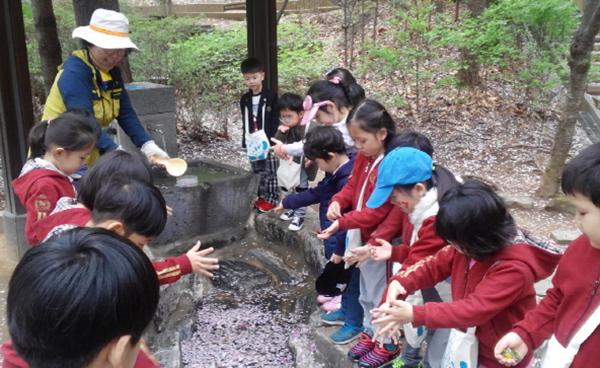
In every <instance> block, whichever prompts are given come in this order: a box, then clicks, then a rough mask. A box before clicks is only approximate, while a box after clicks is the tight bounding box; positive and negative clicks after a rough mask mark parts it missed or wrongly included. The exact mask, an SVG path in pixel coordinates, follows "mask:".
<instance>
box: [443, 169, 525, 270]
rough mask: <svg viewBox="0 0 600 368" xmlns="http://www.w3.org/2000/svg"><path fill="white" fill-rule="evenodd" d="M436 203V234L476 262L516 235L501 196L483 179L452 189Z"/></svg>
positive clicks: (511, 219) (514, 226) (491, 254)
mask: <svg viewBox="0 0 600 368" xmlns="http://www.w3.org/2000/svg"><path fill="white" fill-rule="evenodd" d="M439 205H440V210H439V212H438V214H437V216H436V219H435V230H436V232H437V234H438V235H439V236H441V237H442V238H444V239H446V240H447V241H448V242H450V243H453V244H455V245H456V246H457V247H458V248H459V249H460V250H461V251H462V252H463V253H464V254H465V255H466V256H468V257H471V258H474V259H476V260H478V261H481V260H485V259H486V258H488V257H490V256H493V255H494V254H496V253H497V252H498V251H499V250H501V249H502V248H504V247H505V246H507V245H509V244H510V243H511V241H512V240H513V239H514V237H515V236H516V234H517V228H516V225H515V222H514V220H513V217H512V216H511V214H510V212H509V211H508V209H507V208H506V205H505V204H504V201H503V200H502V198H500V196H499V195H498V194H496V193H495V192H494V191H493V190H492V188H491V187H490V186H488V185H486V184H484V183H482V182H478V181H475V180H471V181H466V182H465V183H464V184H461V185H457V186H456V187H454V188H451V189H450V190H449V191H448V192H446V194H444V196H443V197H442V199H441V200H440V201H439Z"/></svg>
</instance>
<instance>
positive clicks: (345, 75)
mask: <svg viewBox="0 0 600 368" xmlns="http://www.w3.org/2000/svg"><path fill="white" fill-rule="evenodd" d="M335 77H337V78H339V80H340V83H341V85H342V87H344V89H345V90H346V94H347V96H348V99H349V100H350V103H351V104H352V106H358V104H359V103H361V102H362V100H364V99H365V90H364V88H362V86H361V85H360V84H358V82H357V81H356V78H354V76H353V75H352V73H350V71H349V70H348V69H345V68H334V69H331V70H330V71H328V72H327V73H326V74H325V78H327V80H332V79H334V78H335Z"/></svg>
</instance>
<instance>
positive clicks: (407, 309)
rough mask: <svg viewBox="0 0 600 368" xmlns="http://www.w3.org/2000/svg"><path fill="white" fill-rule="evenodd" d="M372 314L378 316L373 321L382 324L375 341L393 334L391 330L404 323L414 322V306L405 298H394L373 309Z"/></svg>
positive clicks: (374, 338) (374, 337)
mask: <svg viewBox="0 0 600 368" xmlns="http://www.w3.org/2000/svg"><path fill="white" fill-rule="evenodd" d="M371 314H372V315H377V316H378V317H377V318H376V319H374V320H373V321H372V323H373V324H374V325H379V326H381V328H379V330H378V331H377V333H376V334H375V336H373V341H376V340H378V339H379V338H380V337H384V336H386V334H387V335H388V336H389V335H391V332H393V331H394V330H396V329H397V328H398V327H400V326H402V325H403V324H405V323H410V322H412V320H413V306H412V304H410V303H408V302H405V301H404V300H393V301H391V302H389V303H384V304H382V305H381V306H380V307H379V308H375V309H373V310H371Z"/></svg>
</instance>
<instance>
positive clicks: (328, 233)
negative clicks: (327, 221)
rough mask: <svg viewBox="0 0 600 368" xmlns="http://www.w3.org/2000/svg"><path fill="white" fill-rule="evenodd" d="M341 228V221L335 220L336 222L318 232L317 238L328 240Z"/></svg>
mask: <svg viewBox="0 0 600 368" xmlns="http://www.w3.org/2000/svg"><path fill="white" fill-rule="evenodd" d="M339 229H340V223H339V221H338V220H335V221H334V222H332V223H331V225H329V227H328V228H327V229H325V230H322V231H321V232H320V233H318V234H317V238H319V239H321V240H326V239H329V238H331V237H332V236H333V235H334V234H335V233H337V231H338V230H339Z"/></svg>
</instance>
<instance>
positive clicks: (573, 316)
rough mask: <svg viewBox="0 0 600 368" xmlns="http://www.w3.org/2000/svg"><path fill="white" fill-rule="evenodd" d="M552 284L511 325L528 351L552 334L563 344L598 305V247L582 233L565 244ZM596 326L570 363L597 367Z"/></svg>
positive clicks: (599, 333)
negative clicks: (534, 304) (532, 305)
mask: <svg viewBox="0 0 600 368" xmlns="http://www.w3.org/2000/svg"><path fill="white" fill-rule="evenodd" d="M552 285H553V287H552V288H550V289H548V291H547V292H546V296H545V297H544V299H542V301H541V302H540V304H539V305H538V306H537V307H536V308H535V309H533V310H531V311H529V312H527V314H526V315H525V319H523V320H522V321H521V322H519V323H517V324H516V325H515V328H514V329H513V331H514V332H516V333H517V334H519V336H521V338H522V339H523V341H525V343H526V344H527V346H528V347H529V351H532V350H533V349H535V348H537V347H538V346H539V345H541V343H542V342H543V341H544V340H545V339H547V338H549V337H550V336H551V335H552V334H554V335H555V337H556V339H557V340H558V342H560V343H561V345H563V346H566V345H567V344H568V342H569V341H570V339H571V338H573V336H574V335H575V333H576V332H577V330H578V329H579V327H580V326H581V325H582V324H583V323H584V322H585V321H586V320H587V318H588V317H589V316H590V315H591V314H592V313H593V312H594V310H595V309H596V308H597V307H598V305H600V293H598V287H600V249H597V248H594V247H592V245H591V244H590V241H589V239H588V237H587V236H585V235H582V236H580V237H579V238H577V239H575V241H573V243H571V245H570V246H569V248H568V249H567V251H566V252H565V255H564V256H563V257H562V259H561V260H560V263H559V264H558V268H557V270H556V274H555V275H554V277H553V278H552ZM598 347H600V329H598V328H597V329H596V330H595V331H594V333H592V334H591V335H590V337H588V339H587V340H586V341H585V342H584V343H583V344H581V346H580V348H579V352H578V354H577V355H576V356H575V359H574V360H573V363H572V364H571V367H573V368H577V367H597V364H599V360H600V350H599V349H598Z"/></svg>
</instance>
